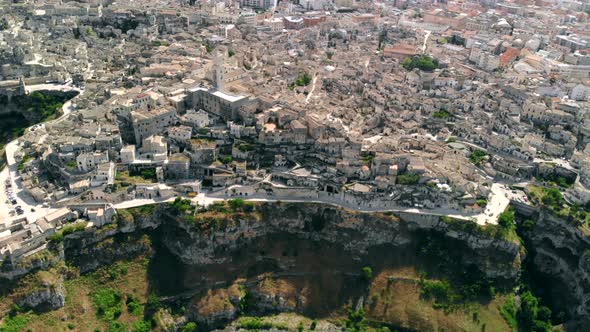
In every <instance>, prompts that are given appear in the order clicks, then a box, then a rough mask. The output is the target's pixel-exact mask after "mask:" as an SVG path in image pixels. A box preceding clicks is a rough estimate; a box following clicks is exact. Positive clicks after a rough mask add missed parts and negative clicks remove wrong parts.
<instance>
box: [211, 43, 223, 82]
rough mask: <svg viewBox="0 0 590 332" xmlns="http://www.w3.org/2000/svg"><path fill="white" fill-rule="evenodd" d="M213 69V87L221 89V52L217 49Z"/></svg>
mask: <svg viewBox="0 0 590 332" xmlns="http://www.w3.org/2000/svg"><path fill="white" fill-rule="evenodd" d="M213 70H214V74H215V88H216V89H217V90H219V91H221V90H223V54H222V53H221V51H220V50H219V49H218V50H217V51H216V52H215V59H214V60H213Z"/></svg>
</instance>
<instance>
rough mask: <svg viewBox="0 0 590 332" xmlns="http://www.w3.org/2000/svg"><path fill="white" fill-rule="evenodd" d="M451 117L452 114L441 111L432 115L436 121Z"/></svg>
mask: <svg viewBox="0 0 590 332" xmlns="http://www.w3.org/2000/svg"><path fill="white" fill-rule="evenodd" d="M449 116H451V113H449V112H447V111H446V110H440V111H438V112H434V113H432V117H433V118H435V119H446V118H448V117H449Z"/></svg>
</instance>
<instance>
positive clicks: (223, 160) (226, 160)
mask: <svg viewBox="0 0 590 332" xmlns="http://www.w3.org/2000/svg"><path fill="white" fill-rule="evenodd" d="M219 161H220V162H221V163H222V164H224V165H227V164H231V162H232V161H234V159H233V158H232V156H225V157H223V158H220V159H219Z"/></svg>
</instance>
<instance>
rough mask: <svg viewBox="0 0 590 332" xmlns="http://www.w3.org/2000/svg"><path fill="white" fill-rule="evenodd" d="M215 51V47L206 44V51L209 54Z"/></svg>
mask: <svg viewBox="0 0 590 332" xmlns="http://www.w3.org/2000/svg"><path fill="white" fill-rule="evenodd" d="M214 49H215V46H214V45H211V44H205V50H206V51H207V53H211V52H213V50H214Z"/></svg>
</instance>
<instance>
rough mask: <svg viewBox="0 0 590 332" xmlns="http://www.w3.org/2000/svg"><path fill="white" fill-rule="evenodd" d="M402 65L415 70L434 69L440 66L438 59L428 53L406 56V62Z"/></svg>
mask: <svg viewBox="0 0 590 332" xmlns="http://www.w3.org/2000/svg"><path fill="white" fill-rule="evenodd" d="M402 67H404V69H406V70H408V71H410V70H413V69H414V68H418V69H420V70H423V71H433V70H435V69H436V68H438V59H434V58H431V57H429V56H427V55H422V56H414V57H411V58H406V59H405V60H404V62H402Z"/></svg>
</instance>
